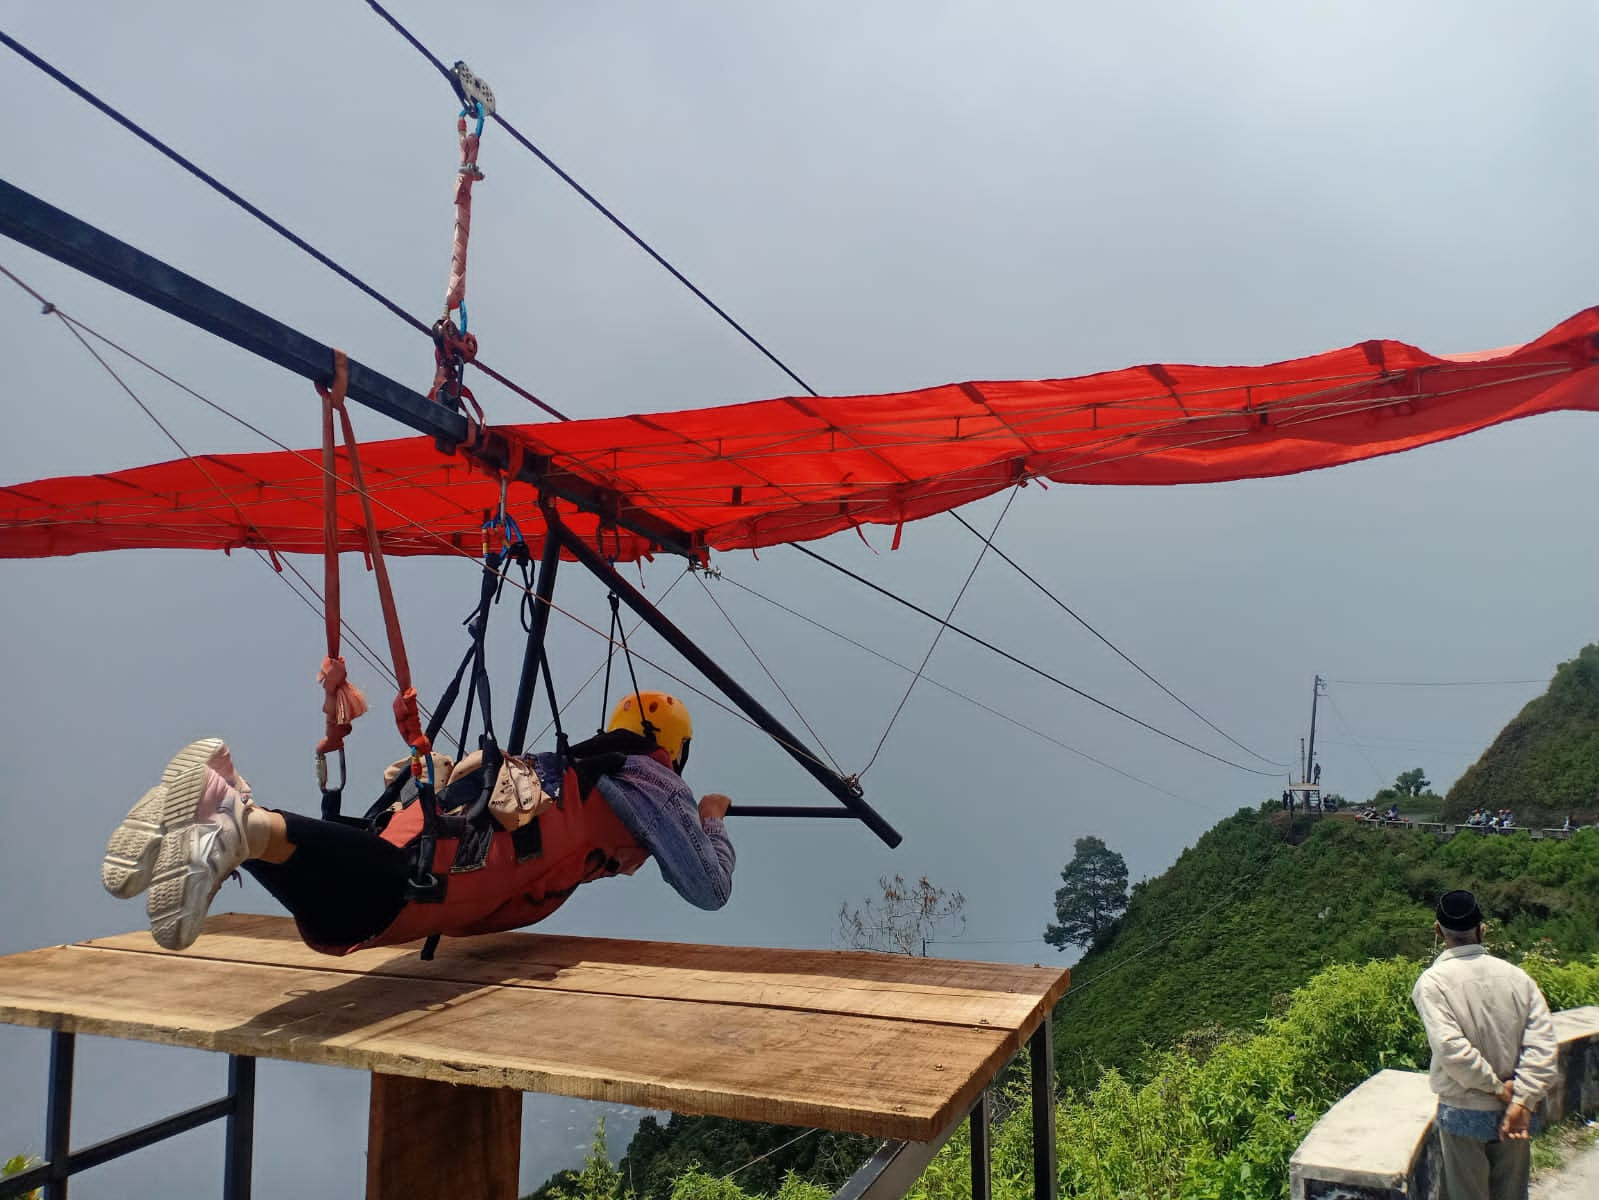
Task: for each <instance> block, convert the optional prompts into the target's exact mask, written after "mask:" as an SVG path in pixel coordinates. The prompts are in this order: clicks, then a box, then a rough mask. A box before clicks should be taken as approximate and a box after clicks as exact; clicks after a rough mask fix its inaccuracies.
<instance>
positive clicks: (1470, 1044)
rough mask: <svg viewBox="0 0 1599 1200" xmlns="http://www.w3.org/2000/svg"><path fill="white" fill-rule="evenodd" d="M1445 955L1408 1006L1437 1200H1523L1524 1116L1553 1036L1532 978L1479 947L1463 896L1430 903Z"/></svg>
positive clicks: (1528, 1157)
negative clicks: (1427, 1093) (1436, 1162)
mask: <svg viewBox="0 0 1599 1200" xmlns="http://www.w3.org/2000/svg"><path fill="white" fill-rule="evenodd" d="M1437 917H1438V920H1437V922H1436V924H1434V926H1433V929H1434V930H1435V931H1436V933H1437V935H1438V936H1439V937H1440V938H1441V939H1443V942H1444V947H1445V948H1444V951H1443V953H1441V954H1439V955H1438V957H1437V959H1436V960H1435V961H1434V962H1433V964H1432V966H1430V967H1428V968H1427V969H1426V970H1425V971H1423V972H1422V975H1421V978H1420V979H1418V980H1417V981H1416V987H1415V990H1414V991H1412V992H1411V1000H1412V1001H1413V1002H1414V1003H1415V1005H1416V1011H1417V1012H1418V1013H1419V1014H1420V1015H1421V1023H1422V1024H1423V1025H1425V1026H1426V1027H1427V1041H1428V1043H1429V1044H1430V1045H1431V1046H1432V1073H1431V1080H1430V1082H1431V1083H1432V1090H1433V1091H1434V1092H1435V1093H1437V1096H1438V1143H1439V1148H1440V1150H1441V1151H1442V1152H1443V1153H1442V1157H1443V1198H1444V1200H1526V1198H1527V1173H1528V1169H1529V1168H1530V1166H1531V1163H1532V1145H1531V1142H1530V1141H1529V1138H1530V1136H1531V1127H1532V1114H1533V1110H1534V1109H1536V1108H1537V1107H1538V1105H1539V1103H1540V1102H1541V1101H1542V1100H1543V1097H1544V1094H1545V1093H1546V1092H1547V1091H1548V1090H1549V1087H1550V1085H1551V1084H1552V1083H1553V1082H1554V1078H1555V1053H1556V1043H1555V1028H1554V1025H1553V1024H1552V1023H1551V1022H1550V1020H1549V1005H1548V1004H1547V1003H1546V1002H1545V1001H1544V998H1543V993H1542V992H1541V991H1539V990H1538V985H1537V984H1536V983H1534V982H1533V980H1532V977H1531V976H1530V975H1528V974H1527V973H1526V972H1525V971H1523V970H1522V969H1521V968H1520V967H1516V966H1512V965H1511V964H1510V963H1507V962H1505V961H1504V960H1503V959H1498V958H1494V957H1493V956H1492V955H1490V954H1489V953H1488V952H1487V951H1486V950H1484V949H1483V946H1482V934H1483V922H1482V910H1481V909H1480V908H1478V907H1477V899H1476V897H1475V896H1473V895H1472V894H1471V893H1470V892H1466V891H1456V892H1448V893H1446V894H1445V895H1444V896H1443V898H1442V899H1440V900H1439V901H1438V911H1437Z"/></svg>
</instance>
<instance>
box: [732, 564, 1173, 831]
mask: <svg viewBox="0 0 1599 1200" xmlns="http://www.w3.org/2000/svg"><path fill="white" fill-rule="evenodd" d="M721 578H722V579H723V580H725V581H726V582H727V583H730V584H732V585H733V586H734V587H736V588H738V589H739V590H740V591H744V592H748V593H749V594H750V595H752V596H754V597H755V598H756V599H757V600H764V601H766V603H768V604H770V605H772V606H773V607H774V608H777V609H781V610H782V611H783V612H786V613H788V614H789V615H790V616H793V617H798V618H799V619H800V620H801V621H805V622H806V623H808V624H810V625H814V626H815V627H816V628H817V629H820V630H821V631H822V632H823V633H829V634H832V635H833V636H834V637H836V638H838V639H839V640H840V641H842V642H847V643H849V644H850V645H851V646H854V647H855V648H856V649H859V650H864V651H865V652H866V653H867V654H870V655H872V656H873V657H875V658H880V659H882V660H883V661H884V662H886V663H888V664H889V665H890V666H893V667H898V668H899V669H900V670H901V671H907V672H909V671H912V670H914V669H915V668H913V667H912V666H910V664H908V663H902V662H900V661H899V660H898V659H897V658H893V657H891V656H890V655H887V654H884V653H883V652H882V651H881V650H877V649H875V648H873V647H871V646H868V645H867V644H866V643H865V642H860V641H856V640H855V639H854V638H852V637H850V636H849V635H848V634H844V633H840V632H839V631H838V630H836V629H834V628H832V627H831V626H828V625H824V624H822V622H820V621H818V620H816V618H814V617H810V616H807V615H806V614H805V613H802V612H800V611H799V610H798V609H795V608H790V607H789V606H788V605H786V604H784V603H783V602H782V601H780V600H774V599H772V597H770V596H767V595H764V594H762V593H761V592H758V591H756V590H755V589H754V588H752V587H750V586H749V585H748V584H743V583H740V582H739V581H738V580H736V579H734V578H732V577H731V576H730V575H728V574H727V572H726V571H723V572H722V576H721ZM923 678H924V679H926V680H927V682H928V683H930V684H932V685H933V686H934V687H936V688H939V689H940V690H942V691H945V692H948V693H949V694H950V695H951V696H954V697H956V698H957V699H959V700H964V701H966V703H968V704H970V705H973V706H974V707H976V708H980V709H982V710H983V711H984V712H986V713H989V714H990V715H992V716H996V717H998V718H999V719H1000V720H1002V721H1005V722H1007V723H1009V724H1011V725H1014V726H1015V727H1016V728H1017V729H1020V730H1022V731H1023V732H1026V733H1030V734H1032V735H1033V736H1034V737H1039V738H1042V739H1043V740H1044V741H1046V742H1050V743H1051V744H1053V745H1056V746H1059V747H1060V748H1061V749H1062V750H1065V751H1066V752H1067V753H1069V754H1075V755H1077V757H1078V758H1083V759H1087V760H1088V761H1089V762H1091V763H1093V764H1094V765H1095V766H1098V767H1103V768H1105V770H1107V771H1110V772H1111V773H1112V774H1115V775H1120V776H1121V777H1122V778H1123V779H1128V780H1131V781H1132V782H1133V783H1137V784H1141V785H1142V786H1144V787H1147V788H1149V789H1150V790H1152V791H1156V792H1159V793H1161V795H1163V796H1170V797H1171V798H1172V799H1173V800H1181V801H1183V803H1185V804H1194V805H1199V806H1200V807H1203V805H1201V804H1200V802H1199V801H1198V800H1195V799H1194V798H1193V797H1192V796H1184V795H1181V794H1180V793H1178V792H1174V791H1171V790H1169V789H1167V788H1163V787H1161V786H1160V785H1159V784H1158V783H1151V782H1150V781H1149V780H1147V779H1141V778H1140V777H1139V776H1137V775H1134V774H1132V773H1131V772H1130V771H1124V770H1122V769H1121V768H1120V767H1118V766H1115V765H1113V764H1111V763H1108V762H1106V761H1105V760H1104V759H1102V758H1095V757H1094V756H1093V755H1092V754H1089V753H1088V752H1087V751H1085V750H1079V749H1078V748H1077V747H1076V746H1072V745H1069V744H1067V743H1066V742H1063V741H1061V740H1060V739H1059V738H1057V737H1055V736H1054V735H1053V734H1048V733H1045V732H1044V731H1043V730H1042V729H1039V728H1037V727H1036V726H1033V725H1029V724H1027V723H1026V722H1025V721H1022V720H1019V719H1017V718H1016V717H1013V716H1011V715H1010V714H1009V713H1007V712H1001V711H1000V710H999V709H997V708H995V707H993V706H992V705H989V704H985V703H983V701H981V700H979V699H977V698H976V697H975V696H971V695H968V694H967V693H965V692H963V691H960V690H959V689H958V688H952V687H950V686H949V684H947V683H943V682H941V681H940V680H937V679H934V678H933V677H932V676H931V675H924V676H923Z"/></svg>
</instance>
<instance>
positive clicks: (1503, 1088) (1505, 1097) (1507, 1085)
mask: <svg viewBox="0 0 1599 1200" xmlns="http://www.w3.org/2000/svg"><path fill="white" fill-rule="evenodd" d="M1494 1096H1495V1098H1496V1099H1498V1101H1499V1103H1500V1104H1509V1103H1510V1102H1511V1101H1512V1100H1514V1099H1515V1098H1516V1085H1515V1083H1514V1082H1513V1081H1511V1080H1509V1079H1507V1080H1505V1081H1504V1082H1503V1083H1501V1084H1500V1085H1499V1090H1498V1091H1497V1092H1495V1093H1494Z"/></svg>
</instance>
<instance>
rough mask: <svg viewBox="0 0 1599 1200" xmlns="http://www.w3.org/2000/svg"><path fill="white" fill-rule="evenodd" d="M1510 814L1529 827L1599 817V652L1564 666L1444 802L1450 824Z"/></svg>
mask: <svg viewBox="0 0 1599 1200" xmlns="http://www.w3.org/2000/svg"><path fill="white" fill-rule="evenodd" d="M1479 806H1481V807H1483V808H1487V809H1490V810H1493V809H1500V808H1509V809H1511V810H1512V811H1513V812H1515V814H1516V818H1517V820H1519V821H1520V822H1521V823H1522V824H1523V825H1548V824H1558V823H1559V821H1560V819H1561V818H1562V817H1564V816H1565V815H1566V814H1567V813H1571V814H1572V815H1573V816H1574V817H1575V818H1576V819H1577V820H1578V821H1580V822H1581V823H1584V824H1591V823H1592V822H1593V821H1594V820H1595V816H1596V814H1599V645H1594V646H1584V647H1583V648H1582V652H1581V653H1579V654H1578V655H1577V657H1576V658H1574V659H1572V660H1571V661H1570V662H1564V663H1561V664H1560V666H1559V667H1558V668H1557V669H1556V671H1555V677H1554V679H1552V680H1551V681H1550V683H1549V690H1548V691H1547V692H1545V693H1544V694H1543V695H1542V696H1539V697H1538V698H1537V699H1536V700H1534V701H1532V702H1531V703H1530V704H1528V705H1527V707H1525V708H1523V709H1522V710H1521V712H1520V713H1519V714H1517V716H1516V718H1515V719H1514V720H1513V721H1511V722H1510V724H1508V725H1506V726H1505V727H1504V729H1503V730H1502V731H1501V732H1500V734H1499V736H1498V737H1496V738H1495V739H1494V741H1493V745H1491V746H1489V747H1488V749H1487V750H1486V751H1485V752H1484V753H1483V756H1482V757H1481V758H1480V759H1478V760H1477V762H1476V763H1475V764H1473V765H1472V766H1471V768H1470V769H1468V770H1467V771H1466V773H1465V774H1464V775H1462V776H1461V777H1460V780H1459V782H1458V783H1456V784H1455V786H1454V787H1452V788H1450V789H1449V795H1448V796H1447V797H1445V800H1444V810H1443V819H1444V820H1446V821H1454V820H1463V819H1464V818H1465V817H1466V816H1467V814H1469V813H1470V812H1471V810H1472V809H1474V808H1477V807H1479Z"/></svg>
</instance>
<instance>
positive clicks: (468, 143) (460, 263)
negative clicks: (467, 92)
mask: <svg viewBox="0 0 1599 1200" xmlns="http://www.w3.org/2000/svg"><path fill="white" fill-rule="evenodd" d="M455 132H456V134H457V135H458V136H459V137H460V139H461V170H460V173H459V174H458V175H457V176H456V179H455V238H454V242H453V244H452V245H451V248H450V286H449V287H448V288H447V289H445V293H444V313H445V315H446V316H448V315H449V314H450V312H451V311H452V310H454V309H457V308H460V307H461V305H462V304H464V303H465V302H466V243H467V239H469V238H470V237H471V236H472V185H473V184H474V183H476V182H477V181H478V180H479V179H481V178H483V175H482V172H480V171H479V170H478V169H477V150H478V135H477V134H475V133H468V132H467V131H466V114H464V113H463V114H462V115H461V117H460V119H459V120H458V121H456V123H455ZM462 324H463V326H464V324H465V322H462Z"/></svg>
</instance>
